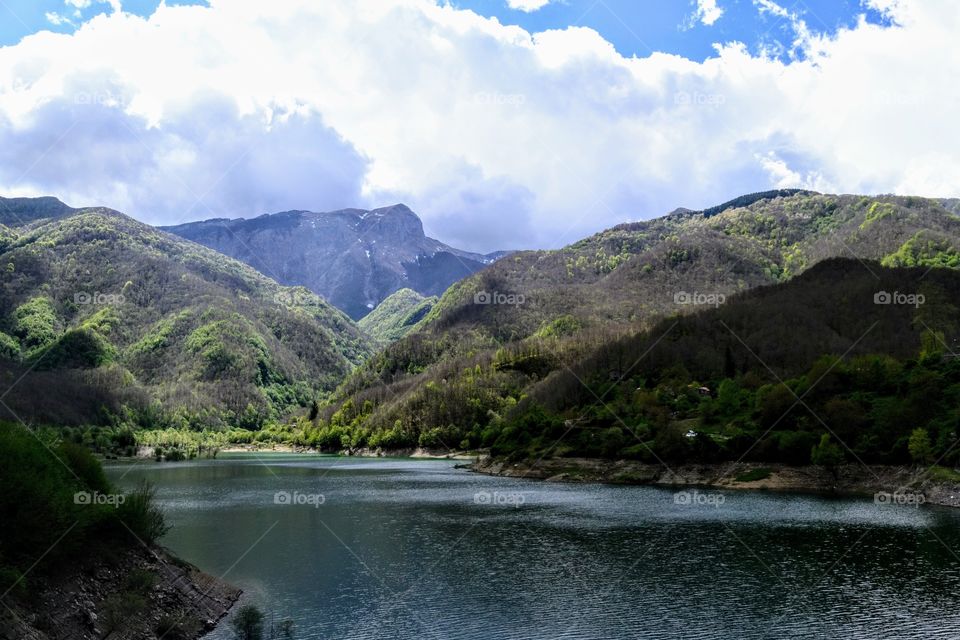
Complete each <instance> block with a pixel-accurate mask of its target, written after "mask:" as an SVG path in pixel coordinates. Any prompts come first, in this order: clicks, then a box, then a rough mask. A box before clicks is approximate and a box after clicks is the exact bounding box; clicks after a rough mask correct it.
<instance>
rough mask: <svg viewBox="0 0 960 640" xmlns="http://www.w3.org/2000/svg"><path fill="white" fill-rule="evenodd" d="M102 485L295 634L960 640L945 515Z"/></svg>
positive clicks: (218, 476)
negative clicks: (120, 493) (128, 492)
mask: <svg viewBox="0 0 960 640" xmlns="http://www.w3.org/2000/svg"><path fill="white" fill-rule="evenodd" d="M108 473H109V475H110V477H111V478H112V479H113V480H114V481H116V482H117V483H118V484H119V485H120V486H123V487H131V486H133V485H134V484H135V483H137V482H138V481H140V480H141V479H146V480H149V481H150V482H152V483H153V484H154V485H155V486H156V487H157V494H158V499H159V502H160V505H161V506H162V508H163V509H164V510H165V512H166V513H167V516H168V522H169V523H170V524H171V525H173V528H172V529H171V531H170V533H169V534H168V535H167V536H166V538H165V539H164V541H163V543H164V544H165V545H166V546H168V547H170V548H171V549H172V550H173V551H174V552H176V553H177V554H178V555H180V556H182V557H183V558H184V559H187V560H189V561H191V562H193V563H194V564H196V565H198V566H199V567H200V568H201V569H203V570H205V571H207V572H208V573H211V574H213V575H216V576H223V577H224V578H225V579H226V580H227V581H228V582H231V583H233V584H235V585H237V586H239V587H241V588H243V589H244V591H245V595H244V601H245V602H253V603H255V604H257V605H258V606H259V607H260V608H261V609H263V610H264V611H267V612H269V613H270V614H271V615H272V616H273V617H275V618H276V619H278V620H279V619H282V618H291V619H293V620H294V621H295V623H296V637H297V638H310V639H319V638H323V639H347V638H356V639H367V638H388V639H408V638H409V639H421V638H422V639H430V638H434V639H447V638H453V639H463V640H475V639H481V638H482V639H490V638H510V639H517V640H520V639H523V640H529V639H535V640H539V639H543V640H557V639H558V638H569V639H588V638H589V639H604V640H607V639H625V638H630V639H634V638H650V639H659V638H705V639H706V638H709V639H728V638H771V639H773V638H777V639H779V638H878V639H879V638H883V639H888V638H925V639H926V638H956V637H958V636H960V607H958V606H957V595H958V594H960V558H958V556H957V554H958V553H960V510H951V509H946V508H935V507H916V506H904V505H889V504H879V505H878V504H874V502H873V501H872V500H870V499H869V498H868V499H828V498H821V497H813V496H801V495H789V494H773V493H754V492H716V491H712V490H707V489H700V490H696V491H694V490H687V491H678V490H672V489H661V488H651V487H627V486H605V485H586V484H581V485H578V484H552V483H544V482H538V481H526V480H517V479H508V478H497V477H488V476H483V475H477V474H473V473H470V472H468V471H465V470H461V469H456V468H454V463H453V462H451V461H446V460H443V461H439V460H407V459H384V458H379V459H377V458H343V457H333V456H307V455H295V454H256V455H254V454H237V455H229V456H228V455H224V456H222V457H221V458H220V459H217V460H215V461H192V462H183V463H163V464H159V463H154V462H141V463H116V464H111V465H109V466H108ZM208 637H209V638H213V639H223V638H229V637H231V634H230V632H229V629H228V626H227V625H226V623H223V624H221V625H220V628H218V629H217V631H216V632H214V633H213V634H211V635H210V636H208Z"/></svg>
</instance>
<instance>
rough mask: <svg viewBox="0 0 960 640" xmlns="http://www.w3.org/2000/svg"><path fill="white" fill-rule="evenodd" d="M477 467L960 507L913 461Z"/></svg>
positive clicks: (499, 463) (482, 463)
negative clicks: (909, 464) (832, 466)
mask: <svg viewBox="0 0 960 640" xmlns="http://www.w3.org/2000/svg"><path fill="white" fill-rule="evenodd" d="M463 468H467V469H469V470H470V471H473V472H475V473H482V474H485V475H491V476H501V477H507V478H525V479H530V480H542V481H545V482H568V483H588V482H591V483H602V484H628V485H644V486H659V487H677V488H681V487H691V488H692V487H705V488H712V489H724V490H735V491H774V492H784V493H804V494H813V495H833V496H858V497H864V496H867V497H869V496H873V497H874V500H875V501H876V502H877V503H889V504H930V505H937V506H945V507H960V482H954V481H944V480H938V479H935V478H932V477H930V474H929V472H927V473H924V472H923V471H919V470H917V469H914V468H910V467H903V466H887V465H869V466H862V465H842V466H839V467H837V468H836V469H835V470H834V471H833V472H831V471H830V470H828V469H826V468H824V467H817V466H812V465H808V466H802V467H795V466H789V465H785V464H781V463H770V464H763V463H756V462H739V463H738V462H721V463H703V464H678V465H674V466H672V467H670V468H667V467H666V466H664V465H661V464H649V463H643V462H637V461H632V460H599V459H593V458H558V459H549V460H538V461H520V462H508V461H506V460H502V459H493V458H490V457H489V456H488V457H482V458H480V459H478V460H477V461H476V462H474V463H472V464H469V465H463Z"/></svg>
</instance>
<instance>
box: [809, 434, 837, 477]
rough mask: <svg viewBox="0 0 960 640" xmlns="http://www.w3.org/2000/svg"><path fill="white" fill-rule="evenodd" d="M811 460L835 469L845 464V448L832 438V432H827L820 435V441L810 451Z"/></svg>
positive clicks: (816, 463)
mask: <svg viewBox="0 0 960 640" xmlns="http://www.w3.org/2000/svg"><path fill="white" fill-rule="evenodd" d="M810 462H811V463H813V464H815V465H820V466H823V467H827V468H828V469H833V468H834V467H836V466H837V465H840V464H843V449H841V448H840V446H839V445H837V444H834V443H833V442H832V441H831V440H830V434H828V433H825V434H823V435H822V436H821V437H820V443H819V444H817V445H816V446H814V447H813V449H812V450H811V451H810Z"/></svg>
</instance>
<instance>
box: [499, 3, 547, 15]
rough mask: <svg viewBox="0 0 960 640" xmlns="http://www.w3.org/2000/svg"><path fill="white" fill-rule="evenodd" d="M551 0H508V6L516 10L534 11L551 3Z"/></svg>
mask: <svg viewBox="0 0 960 640" xmlns="http://www.w3.org/2000/svg"><path fill="white" fill-rule="evenodd" d="M550 2H551V0H507V6H508V7H510V8H511V9H514V10H516V11H524V12H526V13H533V12H534V11H539V10H540V9H543V8H544V7H545V6H547V5H548V4H550Z"/></svg>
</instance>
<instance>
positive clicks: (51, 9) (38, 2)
mask: <svg viewBox="0 0 960 640" xmlns="http://www.w3.org/2000/svg"><path fill="white" fill-rule="evenodd" d="M87 4H88V5H89V6H86V7H84V8H82V9H77V6H76V5H87ZM159 4H160V0H123V10H124V11H126V12H127V13H133V14H136V15H139V16H144V17H147V16H149V15H150V14H152V13H153V12H154V10H156V8H157V6H158V5H159ZM186 4H206V3H205V2H203V1H202V0H167V5H169V6H174V5H186ZM74 11H79V12H80V16H79V18H78V17H76V16H75V15H74ZM110 11H111V8H110V4H109V3H108V2H105V1H102V0H87V1H84V0H77V1H76V2H75V3H74V5H68V3H66V2H64V0H0V46H5V45H11V44H16V43H17V42H19V41H20V40H21V39H22V38H23V37H24V36H26V35H30V34H31V33H36V32H37V31H43V30H47V31H54V32H57V33H71V32H73V31H74V30H75V26H72V25H70V24H67V23H63V24H60V25H55V24H52V23H51V21H50V20H49V19H48V18H47V16H48V14H53V13H56V14H59V15H61V16H64V17H67V18H69V19H70V20H71V21H72V22H73V23H74V25H77V24H80V23H82V22H85V21H86V20H89V19H90V18H93V17H94V16H96V15H99V14H101V13H109V12H110Z"/></svg>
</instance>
